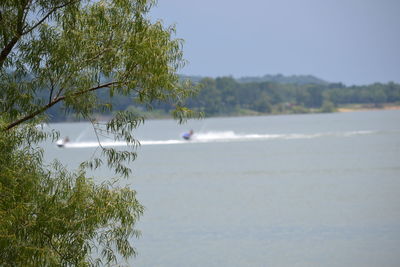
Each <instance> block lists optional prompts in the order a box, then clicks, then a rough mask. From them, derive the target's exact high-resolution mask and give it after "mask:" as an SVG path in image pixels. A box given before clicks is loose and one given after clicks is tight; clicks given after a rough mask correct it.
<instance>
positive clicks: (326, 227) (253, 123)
mask: <svg viewBox="0 0 400 267" xmlns="http://www.w3.org/2000/svg"><path fill="white" fill-rule="evenodd" d="M51 127H54V128H56V129H59V130H61V133H62V135H68V136H69V138H70V139H71V140H72V143H73V144H74V145H71V147H67V148H64V149H59V148H56V147H55V145H54V144H47V146H46V157H47V159H48V160H51V159H54V158H58V159H59V160H61V161H62V162H65V163H66V164H67V165H68V166H69V168H71V169H74V168H75V167H76V166H77V165H78V164H79V162H80V161H82V160H84V159H86V158H87V157H90V156H91V155H92V154H93V152H94V151H95V149H96V148H94V147H91V146H92V145H93V142H94V141H95V138H94V136H93V133H92V132H91V130H90V126H89V125H88V124H86V123H73V124H53V125H51ZM188 129H193V130H194V131H195V134H196V135H195V136H194V140H193V141H191V142H183V141H182V140H180V134H181V133H182V132H184V131H185V130H188ZM137 138H138V139H139V140H140V141H141V142H142V146H141V147H140V148H139V149H138V155H139V158H138V159H137V160H136V161H135V162H134V163H133V165H132V167H133V170H134V175H133V177H132V178H131V179H129V180H126V181H123V182H122V183H128V184H130V185H131V186H132V187H133V188H134V189H135V190H137V192H138V198H139V199H140V201H141V202H142V204H143V205H144V206H145V207H146V212H145V215H144V216H143V217H142V219H141V221H140V223H139V224H138V226H137V228H139V229H140V230H141V231H142V237H141V238H140V239H139V240H135V246H136V248H137V250H138V252H139V255H138V257H136V258H134V259H132V260H130V261H129V262H128V265H135V266H152V267H153V266H173V267H176V266H400V193H399V192H400V111H370V112H354V113H333V114H316V115H315V114H314V115H281V116H267V117H242V118H216V119H206V120H200V121H191V122H189V123H188V124H186V125H184V126H178V125H177V124H176V122H173V121H169V120H161V121H148V122H146V124H145V125H144V127H142V128H140V129H139V130H138V132H137ZM115 145H118V144H115ZM110 175H112V174H111V173H109V172H108V171H107V170H103V171H102V172H100V173H97V177H98V178H96V179H97V180H98V181H102V180H104V179H105V177H108V176H110Z"/></svg>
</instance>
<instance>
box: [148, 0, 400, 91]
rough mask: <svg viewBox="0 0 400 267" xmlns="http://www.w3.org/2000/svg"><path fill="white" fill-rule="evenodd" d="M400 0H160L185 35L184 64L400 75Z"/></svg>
mask: <svg viewBox="0 0 400 267" xmlns="http://www.w3.org/2000/svg"><path fill="white" fill-rule="evenodd" d="M399 14H400V0H246V1H243V0H201V1H199V0H158V4H157V6H156V7H155V8H153V10H152V11H151V13H150V16H151V17H152V18H153V19H161V20H162V21H163V22H164V23H165V24H166V25H171V24H175V25H176V29H177V34H176V36H175V37H177V38H182V39H184V40H185V43H184V48H183V50H184V55H185V59H186V60H188V64H187V65H186V66H185V67H184V68H183V69H182V70H180V71H179V72H180V73H181V74H186V75H198V76H209V77H220V76H233V77H235V78H239V77H245V76H263V75H265V74H283V75H314V76H316V77H318V78H321V79H324V80H326V81H329V82H342V83H344V84H346V85H353V84H354V85H362V84H370V83H374V82H383V83H386V82H389V81H394V82H400V15H399Z"/></svg>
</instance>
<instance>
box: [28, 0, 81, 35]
mask: <svg viewBox="0 0 400 267" xmlns="http://www.w3.org/2000/svg"><path fill="white" fill-rule="evenodd" d="M78 2H80V0H75V1H70V2H67V3H65V4H63V5H59V6H55V7H53V8H52V9H51V10H50V11H49V12H48V13H47V14H46V15H45V16H44V17H43V18H42V19H41V20H39V21H38V22H37V23H36V24H35V25H33V26H32V27H31V28H30V29H28V30H26V31H24V32H23V33H22V35H25V34H28V33H30V32H31V31H33V30H34V29H36V28H37V27H38V26H39V25H40V24H42V23H43V21H45V20H46V19H47V18H48V17H50V16H51V14H53V13H54V12H55V11H56V10H57V9H60V8H63V7H66V6H68V5H71V4H74V3H78Z"/></svg>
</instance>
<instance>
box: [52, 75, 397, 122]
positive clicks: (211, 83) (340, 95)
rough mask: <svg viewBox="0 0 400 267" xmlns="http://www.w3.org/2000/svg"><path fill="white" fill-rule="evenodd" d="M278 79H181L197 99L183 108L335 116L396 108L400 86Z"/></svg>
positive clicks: (123, 101) (127, 105)
mask: <svg viewBox="0 0 400 267" xmlns="http://www.w3.org/2000/svg"><path fill="white" fill-rule="evenodd" d="M277 76H280V80H281V81H280V82H277V80H278V79H272V80H269V81H263V80H262V78H263V77H260V78H259V79H257V78H253V79H234V78H233V77H218V78H201V77H193V79H191V77H187V76H186V77H185V78H186V79H187V78H189V79H191V80H192V81H193V82H194V83H195V84H197V85H198V88H199V91H198V94H197V95H196V96H193V97H191V98H189V99H188V100H187V102H186V106H187V107H188V108H190V109H193V110H196V111H201V112H203V113H204V114H205V116H206V117H212V116H240V115H257V114H282V113H284V114H292V113H310V112H334V111H335V110H336V109H337V108H338V107H340V106H343V105H349V104H362V105H365V106H368V107H374V108H379V107H382V106H383V105H385V104H396V103H399V102H400V84H397V83H394V82H389V83H374V84H370V85H353V86H346V85H344V84H342V83H328V82H323V81H322V80H318V79H314V80H315V81H316V82H315V83H305V82H304V83H303V82H301V81H302V80H301V76H295V77H294V78H295V80H293V79H291V78H290V77H287V79H284V78H282V76H281V75H277ZM264 77H267V76H264ZM268 77H270V76H268ZM271 77H273V76H271ZM304 77H305V78H307V79H306V81H309V80H310V76H304ZM278 78H279V77H278ZM249 81H250V82H249ZM291 81H295V82H291ZM99 94H100V95H99V97H100V98H102V99H107V98H108V97H109V96H108V95H106V94H104V93H102V92H99ZM110 104H111V105H112V106H113V108H114V110H131V111H135V112H137V113H141V114H145V115H147V116H148V117H154V118H160V117H168V114H169V112H170V111H171V110H173V108H174V107H173V105H171V104H169V103H168V102H162V103H152V104H151V105H147V106H144V105H140V104H138V103H135V102H133V101H132V99H131V98H127V97H125V96H122V95H121V96H114V97H113V98H112V99H110ZM50 115H51V117H52V120H54V121H63V120H67V119H73V118H71V117H68V114H65V112H63V109H62V107H56V108H54V109H52V110H50Z"/></svg>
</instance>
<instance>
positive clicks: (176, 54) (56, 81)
mask: <svg viewBox="0 0 400 267" xmlns="http://www.w3.org/2000/svg"><path fill="white" fill-rule="evenodd" d="M153 5H154V1H152V0H100V1H90V0H53V1H47V0H3V1H1V2H0V101H1V103H0V153H1V155H2V156H1V160H0V168H1V169H0V265H2V266H3V265H4V266H15V265H17V266H22V265H23V266H26V265H40V266H49V265H77V266H78V265H79V266H86V265H94V264H97V263H100V261H101V262H102V263H103V264H112V263H115V262H116V256H117V255H118V254H120V255H122V256H123V257H125V258H126V257H130V256H132V255H135V250H134V248H133V246H132V244H131V243H130V241H129V240H130V239H129V238H130V237H132V236H138V235H139V232H138V231H137V230H135V229H134V224H135V222H136V221H137V219H138V218H139V216H140V215H141V214H142V212H143V207H142V206H141V205H140V204H139V203H138V201H137V200H136V198H135V191H134V190H132V189H130V188H120V187H118V186H116V185H115V184H113V183H111V182H110V183H108V184H101V185H97V184H95V183H94V182H93V181H92V180H91V179H90V178H88V177H87V169H88V168H96V167H98V166H100V165H101V164H102V163H103V161H104V159H105V163H106V164H107V165H108V166H109V167H110V168H113V169H114V170H115V172H116V174H117V175H121V176H123V177H128V176H129V174H130V169H129V168H128V167H127V165H126V164H127V163H128V162H129V161H131V160H134V159H135V157H136V154H135V152H134V150H133V149H131V150H127V151H116V150H114V149H106V148H102V149H101V155H99V157H96V158H94V159H93V160H91V161H87V162H84V163H82V164H81V167H80V169H79V170H78V171H77V172H76V173H70V172H68V171H67V170H65V169H64V168H63V167H62V166H61V164H60V163H57V162H54V163H53V164H51V165H46V164H45V163H43V161H42V153H43V151H41V149H40V148H39V147H38V143H39V142H40V141H43V140H44V139H47V138H52V139H53V140H55V139H56V138H57V137H58V133H52V132H50V133H49V132H45V131H44V130H43V129H41V128H40V127H37V125H39V124H40V123H43V122H46V121H47V120H48V115H47V114H48V113H46V111H48V110H49V109H51V108H52V107H54V106H56V105H60V104H61V103H62V104H63V105H64V108H65V112H71V113H74V114H76V116H77V117H79V118H83V119H86V120H89V121H91V122H92V123H93V125H94V129H95V130H96V131H97V132H98V131H104V132H107V133H109V134H113V135H114V136H115V138H116V139H122V140H125V141H126V142H127V143H128V144H130V147H132V148H134V145H136V144H137V142H136V141H135V139H134V136H133V130H134V129H135V128H136V127H138V126H139V125H140V124H141V123H142V122H143V120H144V118H143V117H140V116H139V115H137V114H135V113H133V112H129V110H128V111H121V112H117V113H116V115H115V117H114V118H113V119H111V120H110V121H109V122H108V123H106V124H105V125H100V124H98V123H96V122H95V120H94V118H93V113H94V112H95V111H96V112H97V111H105V110H111V109H112V105H111V104H110V103H109V102H107V101H105V100H102V99H100V98H99V97H98V96H97V94H96V92H97V91H99V90H103V91H104V90H107V92H108V94H109V96H110V97H112V96H114V95H122V96H126V97H130V98H132V99H134V101H137V102H138V103H141V104H143V105H145V106H147V107H148V108H151V105H152V103H156V102H164V101H166V102H170V103H171V104H173V105H174V107H175V110H174V112H173V115H174V116H175V117H176V118H178V119H180V120H181V121H182V120H183V119H185V118H188V117H191V116H193V115H194V114H193V113H192V112H191V111H190V110H188V109H186V108H185V107H184V106H183V104H184V99H185V98H186V97H187V96H190V95H192V94H193V93H194V91H195V90H194V89H193V88H192V87H191V86H190V85H189V84H187V83H181V82H179V78H178V76H177V75H176V71H177V70H178V69H179V68H180V67H182V66H183V65H184V63H185V61H184V60H183V57H182V41H181V40H179V39H174V38H173V35H174V31H175V29H174V28H173V27H164V26H163V25H162V23H161V22H159V21H157V22H152V21H150V19H149V18H148V17H147V14H148V12H149V10H150V8H151V7H152V6H153ZM102 156H103V157H102ZM95 248H97V249H99V254H100V255H99V256H98V257H96V256H93V253H92V252H93V249H95Z"/></svg>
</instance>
